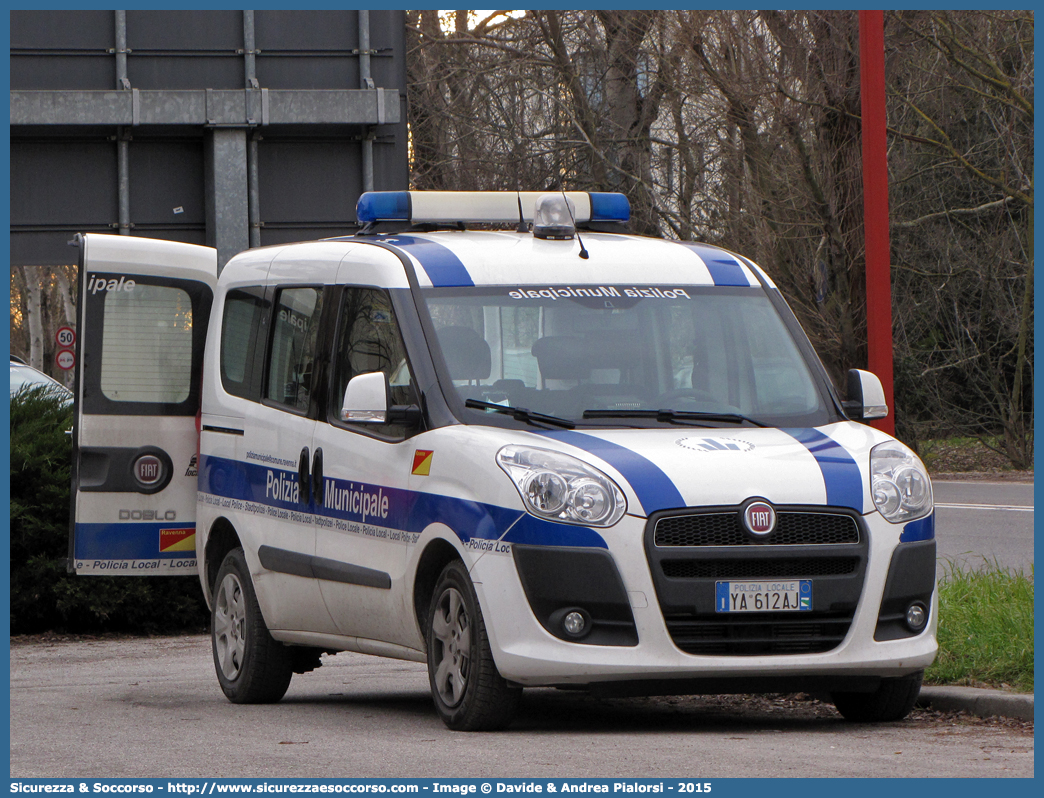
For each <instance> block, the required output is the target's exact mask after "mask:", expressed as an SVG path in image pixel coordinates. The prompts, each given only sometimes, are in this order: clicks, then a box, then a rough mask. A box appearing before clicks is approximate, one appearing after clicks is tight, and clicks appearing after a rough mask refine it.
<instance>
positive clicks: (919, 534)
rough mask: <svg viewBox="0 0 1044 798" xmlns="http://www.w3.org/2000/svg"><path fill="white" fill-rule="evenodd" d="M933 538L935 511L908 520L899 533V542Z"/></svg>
mask: <svg viewBox="0 0 1044 798" xmlns="http://www.w3.org/2000/svg"><path fill="white" fill-rule="evenodd" d="M934 538H935V513H934V512H932V513H931V514H930V515H926V516H925V517H924V518H918V519H917V520H916V521H910V522H909V523H908V524H906V526H904V527H903V531H902V534H900V535H899V542H900V543H912V542H914V541H915V540H932V539H934Z"/></svg>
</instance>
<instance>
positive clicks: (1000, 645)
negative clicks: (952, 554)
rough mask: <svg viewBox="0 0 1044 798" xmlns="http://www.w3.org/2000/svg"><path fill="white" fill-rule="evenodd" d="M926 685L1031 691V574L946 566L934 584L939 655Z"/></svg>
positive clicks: (927, 673)
mask: <svg viewBox="0 0 1044 798" xmlns="http://www.w3.org/2000/svg"><path fill="white" fill-rule="evenodd" d="M925 682H926V683H928V684H951V685H971V686H975V687H982V686H990V687H1010V688H1012V689H1014V690H1018V691H1020V692H1033V572H1032V570H1031V572H1030V576H1026V575H1025V574H1023V573H1022V572H1021V571H1018V572H1013V571H1009V570H1005V569H1001V568H999V567H986V568H984V569H982V570H974V569H970V568H965V567H963V566H961V565H956V564H951V565H950V566H948V567H947V569H946V572H945V574H944V575H943V577H942V578H941V579H940V580H939V656H938V657H936V659H935V663H934V664H933V665H932V666H931V667H930V668H928V670H927V671H926V672H925Z"/></svg>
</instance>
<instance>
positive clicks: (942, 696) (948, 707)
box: [917, 687, 1033, 721]
mask: <svg viewBox="0 0 1044 798" xmlns="http://www.w3.org/2000/svg"><path fill="white" fill-rule="evenodd" d="M917 706H918V707H924V708H930V709H935V710H939V711H942V712H954V711H956V712H967V713H968V714H970V715H977V716H978V717H980V718H990V717H993V716H995V715H999V716H1000V717H1002V718H1017V719H1018V720H1028V721H1032V720H1033V694H1032V693H1028V694H1027V693H1006V692H1004V691H1003V690H984V689H982V688H979V687H922V688H921V694H920V695H919V696H918V697H917Z"/></svg>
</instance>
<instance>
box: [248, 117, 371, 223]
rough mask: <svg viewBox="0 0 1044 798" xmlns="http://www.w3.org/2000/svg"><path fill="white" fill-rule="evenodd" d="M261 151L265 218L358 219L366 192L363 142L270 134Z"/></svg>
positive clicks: (265, 220) (273, 220) (282, 220)
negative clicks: (357, 208) (360, 199)
mask: <svg viewBox="0 0 1044 798" xmlns="http://www.w3.org/2000/svg"><path fill="white" fill-rule="evenodd" d="M257 154H258V172H259V178H260V190H261V201H260V207H261V221H262V224H264V225H266V226H270V225H272V224H276V225H278V224H285V223H308V222H345V223H348V222H354V220H355V202H356V200H357V199H358V197H359V195H360V194H361V193H362V177H361V173H360V169H359V162H360V155H359V142H357V141H344V140H340V141H337V140H330V139H321V138H316V139H307V138H296V137H295V138H293V139H288V140H282V141H281V140H279V139H278V138H277V137H274V136H268V135H266V136H265V137H264V138H263V139H262V140H261V142H260V143H259V144H258V148H257ZM294 186H296V187H298V188H297V190H288V189H290V187H294ZM305 186H307V190H301V188H302V187H305Z"/></svg>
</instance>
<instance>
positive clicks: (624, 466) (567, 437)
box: [534, 429, 687, 515]
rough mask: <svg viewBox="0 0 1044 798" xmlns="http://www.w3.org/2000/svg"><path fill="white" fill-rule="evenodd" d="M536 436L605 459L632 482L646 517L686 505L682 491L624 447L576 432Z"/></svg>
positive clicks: (645, 460)
mask: <svg viewBox="0 0 1044 798" xmlns="http://www.w3.org/2000/svg"><path fill="white" fill-rule="evenodd" d="M535 431H536V430H534V432H535ZM537 434H539V435H543V436H544V437H547V438H554V439H555V440H556V441H561V442H562V443H568V444H569V445H570V446H575V447H576V448H577V449H583V450H584V451H585V452H590V453H591V454H593V455H596V456H598V457H600V458H602V459H603V460H605V462H607V463H609V465H611V466H612V467H613V468H615V469H616V470H617V471H619V472H620V473H621V474H622V475H623V478H624V479H626V480H627V482H628V483H630V485H631V488H632V489H633V490H634V492H635V494H636V495H637V496H638V501H640V502H641V503H642V508H643V509H644V510H645V514H646V515H651V514H652V513H655V512H656V511H657V510H670V509H674V508H677V507H685V506H687V505H686V503H685V499H683V498H682V495H681V492H680V491H679V490H678V488H677V487H675V485H674V483H673V482H672V481H671V479H670V477H668V476H667V475H666V474H665V473H663V471H661V470H660V468H659V466H657V465H656V464H655V463H653V462H652V461H651V460H649V459H648V458H646V457H643V456H642V455H640V454H638V453H637V452H635V451H632V450H631V449H628V448H627V447H625V446H620V445H619V444H616V443H610V442H609V441H607V440H604V439H602V438H596V437H595V436H594V435H586V434H584V433H582V432H574V431H573V430H565V429H563V430H547V431H541V432H538V433H537Z"/></svg>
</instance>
